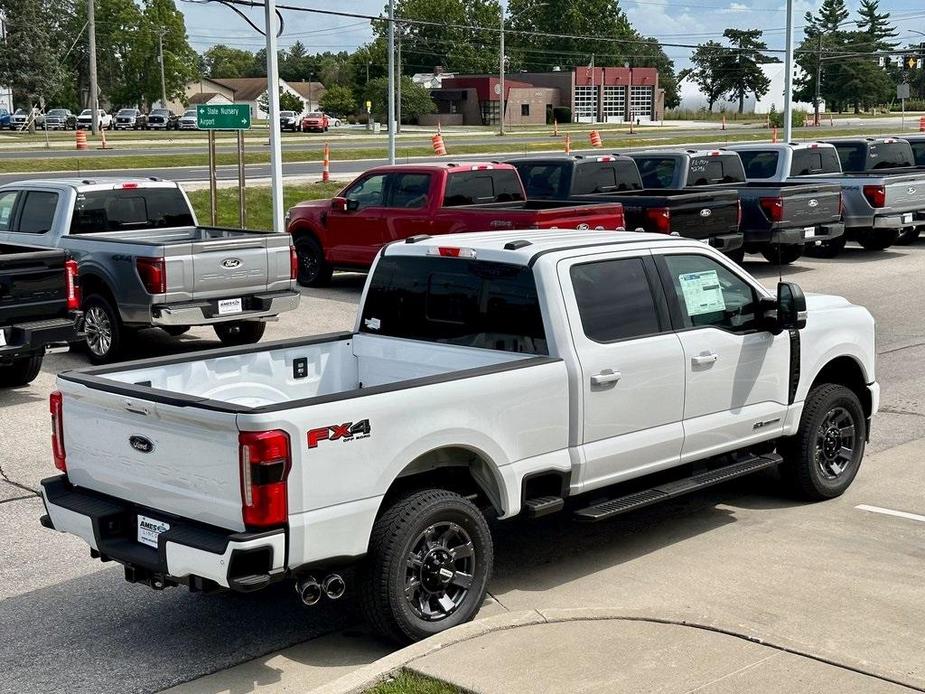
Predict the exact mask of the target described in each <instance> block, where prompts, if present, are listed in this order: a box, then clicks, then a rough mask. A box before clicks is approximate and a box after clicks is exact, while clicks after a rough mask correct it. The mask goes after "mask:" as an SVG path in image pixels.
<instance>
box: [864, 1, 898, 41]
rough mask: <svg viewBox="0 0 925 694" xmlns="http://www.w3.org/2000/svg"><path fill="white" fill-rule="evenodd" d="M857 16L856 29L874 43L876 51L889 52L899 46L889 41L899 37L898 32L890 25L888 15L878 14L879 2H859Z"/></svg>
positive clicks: (886, 13)
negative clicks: (858, 17)
mask: <svg viewBox="0 0 925 694" xmlns="http://www.w3.org/2000/svg"><path fill="white" fill-rule="evenodd" d="M858 15H859V16H860V19H859V20H858V29H859V30H861V31H863V32H865V33H866V34H868V35H869V36H870V37H871V38H872V39H873V40H874V41H875V42H876V44H877V50H880V51H891V50H893V49H894V48H896V46H898V45H899V42H897V41H891V40H890V39H894V38H896V37H897V36H899V32H897V31H896V27H894V26H893V25H892V24H890V13H889V12H884V13H883V14H881V13H880V0H861V6H860V7H859V8H858Z"/></svg>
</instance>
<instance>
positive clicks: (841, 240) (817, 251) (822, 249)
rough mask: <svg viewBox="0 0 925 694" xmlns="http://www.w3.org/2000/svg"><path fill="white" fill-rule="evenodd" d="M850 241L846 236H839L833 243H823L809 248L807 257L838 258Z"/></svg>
mask: <svg viewBox="0 0 925 694" xmlns="http://www.w3.org/2000/svg"><path fill="white" fill-rule="evenodd" d="M846 243H848V239H846V238H845V237H844V236H837V237H835V238H834V239H832V240H831V241H823V242H821V243H820V244H819V245H818V246H808V247H807V248H806V255H808V256H812V257H813V258H836V257H838V256H839V255H840V254H841V252H842V251H843V250H845V244H846Z"/></svg>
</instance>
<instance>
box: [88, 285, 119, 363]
mask: <svg viewBox="0 0 925 694" xmlns="http://www.w3.org/2000/svg"><path fill="white" fill-rule="evenodd" d="M83 310H84V332H86V333H87V338H86V341H85V345H86V349H87V354H88V356H89V357H90V361H91V362H92V363H94V364H107V363H109V362H111V361H113V360H114V359H115V358H116V357H117V356H118V354H119V350H120V349H121V348H122V335H123V332H124V331H123V328H122V321H121V320H120V318H119V314H118V313H117V312H116V310H115V309H114V308H113V307H112V304H110V303H109V300H108V299H106V298H105V297H103V296H101V295H99V294H91V295H90V296H88V297H87V298H86V299H84V304H83Z"/></svg>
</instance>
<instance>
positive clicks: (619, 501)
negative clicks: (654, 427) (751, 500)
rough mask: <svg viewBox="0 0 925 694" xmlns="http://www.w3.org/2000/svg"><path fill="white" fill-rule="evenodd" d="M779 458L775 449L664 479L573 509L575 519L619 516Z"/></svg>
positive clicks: (754, 469)
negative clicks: (694, 473)
mask: <svg viewBox="0 0 925 694" xmlns="http://www.w3.org/2000/svg"><path fill="white" fill-rule="evenodd" d="M781 461H782V458H781V457H780V456H779V455H777V454H776V453H769V454H767V455H763V456H755V457H749V458H746V459H744V460H740V461H738V462H735V463H732V464H731V465H726V466H724V467H721V468H716V469H715V470H709V471H707V472H701V473H698V474H696V475H693V476H691V477H688V478H685V479H681V480H677V481H674V482H666V483H665V484H660V485H658V486H656V487H652V488H650V489H643V490H642V491H639V492H634V493H633V494H627V495H626V496H620V497H617V498H616V499H608V500H607V501H602V502H600V503H599V504H594V505H593V506H588V507H587V508H583V509H579V510H577V511H575V519H576V520H580V521H586V522H589V523H593V522H596V521H602V520H606V519H607V518H612V517H614V516H618V515H620V514H621V513H626V512H627V511H635V510H636V509H638V508H643V507H644V506H651V505H652V504H657V503H659V502H660V501H667V500H668V499H673V498H674V497H676V496H681V495H682V494H688V493H689V492H694V491H697V490H698V489H705V488H707V487H712V486H713V485H715V484H720V483H721V482H726V481H728V480H732V479H735V478H736V477H744V476H745V475H750V474H751V473H753V472H758V471H759V470H764V469H765V468H769V467H774V466H775V465H778V464H779V463H780V462H781Z"/></svg>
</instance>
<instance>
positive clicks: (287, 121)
mask: <svg viewBox="0 0 925 694" xmlns="http://www.w3.org/2000/svg"><path fill="white" fill-rule="evenodd" d="M279 129H280V130H284V131H285V130H291V131H292V132H296V131H297V130H298V129H299V114H298V113H296V112H295V111H280V112H279Z"/></svg>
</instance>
